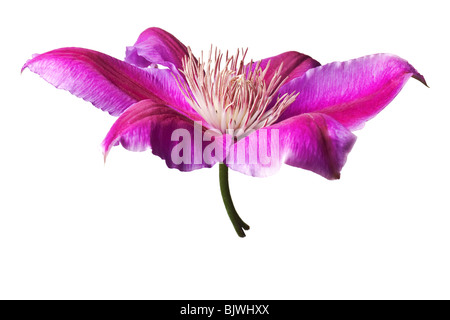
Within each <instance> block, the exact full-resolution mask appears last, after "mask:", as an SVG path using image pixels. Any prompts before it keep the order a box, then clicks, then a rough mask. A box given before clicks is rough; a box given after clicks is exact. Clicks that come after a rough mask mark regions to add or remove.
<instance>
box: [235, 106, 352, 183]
mask: <svg viewBox="0 0 450 320" xmlns="http://www.w3.org/2000/svg"><path fill="white" fill-rule="evenodd" d="M355 141H356V136H355V135H353V134H352V133H351V132H350V131H349V130H348V129H347V128H345V127H344V126H343V125H341V124H340V123H339V122H337V121H336V120H334V119H333V118H331V117H329V116H327V115H323V114H320V113H308V114H302V115H299V116H296V117H292V118H290V119H287V120H285V121H283V122H279V123H277V124H275V125H272V126H270V127H267V128H263V129H260V130H258V131H256V132H254V133H252V134H251V135H249V136H247V137H245V138H244V139H242V140H240V141H239V142H237V143H236V144H235V145H234V150H235V151H234V152H235V155H234V158H232V161H230V154H228V158H227V166H228V167H230V168H231V169H233V170H236V171H239V172H242V173H245V174H247V175H251V176H257V177H264V176H268V175H272V174H274V173H275V172H276V171H278V169H279V168H280V167H281V164H282V163H286V164H288V165H291V166H294V167H298V168H303V169H306V170H311V171H313V172H315V173H318V174H320V175H322V176H324V177H325V178H327V179H339V177H340V171H341V169H342V167H343V166H344V164H345V161H346V160H347V154H348V153H349V152H350V150H351V149H352V147H353V144H354V143H355ZM232 150H233V149H232ZM268 150H270V152H269V151H268ZM240 153H241V154H243V155H245V157H242V158H239V154H240ZM252 159H253V160H252ZM255 159H256V161H255Z"/></svg>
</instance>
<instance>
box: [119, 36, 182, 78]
mask: <svg viewBox="0 0 450 320" xmlns="http://www.w3.org/2000/svg"><path fill="white" fill-rule="evenodd" d="M185 55H188V51H187V48H186V46H185V45H184V44H183V43H181V42H180V41H179V40H178V39H177V38H175V37H174V36H173V35H172V34H170V33H169V32H167V31H165V30H163V29H160V28H148V29H147V30H145V31H144V32H142V33H141V34H140V36H139V38H138V39H137V41H136V43H135V44H134V45H133V46H131V47H127V53H126V58H125V61H127V62H128V63H131V64H134V65H136V66H138V67H147V66H150V65H152V64H160V65H163V66H165V67H168V68H169V69H171V70H172V71H173V72H178V69H181V68H182V58H183V57H184V56H185Z"/></svg>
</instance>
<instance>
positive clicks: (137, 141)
mask: <svg viewBox="0 0 450 320" xmlns="http://www.w3.org/2000/svg"><path fill="white" fill-rule="evenodd" d="M176 130H178V131H177V132H179V133H180V132H181V133H183V134H185V135H187V136H186V137H185V136H183V139H181V137H180V135H177V132H176ZM209 133H210V132H209V131H208V130H207V129H206V128H205V127H204V126H202V125H201V123H200V122H194V120H192V119H189V118H188V117H186V116H184V115H182V114H180V113H179V112H178V111H176V110H175V109H172V108H170V107H168V106H165V105H162V104H158V103H155V102H154V101H152V100H143V101H140V102H138V103H136V104H134V105H132V106H131V107H130V108H128V109H127V110H126V111H125V112H124V113H123V114H122V115H121V116H120V117H119V118H118V119H117V120H116V122H115V123H114V125H113V126H112V127H111V129H110V131H109V132H108V134H107V136H106V138H105V139H104V140H103V142H102V149H103V153H104V155H105V160H106V156H107V155H108V153H109V151H110V149H111V148H112V147H113V146H115V145H118V144H119V143H120V144H121V145H122V146H123V147H124V148H126V149H127V150H131V151H144V150H147V149H151V150H152V152H153V154H155V155H157V156H159V157H160V158H162V159H164V160H165V161H166V164H167V166H168V167H169V168H176V169H178V170H181V171H192V170H195V169H201V168H205V167H212V166H213V165H214V164H215V163H216V162H217V161H220V160H222V159H223V156H222V157H221V156H220V155H219V154H217V155H215V156H216V157H213V156H211V153H209V154H208V153H206V152H205V149H206V148H207V147H208V146H209V147H210V148H211V144H213V145H214V144H220V146H221V148H222V150H223V143H224V142H225V141H226V140H225V139H222V137H221V136H217V137H215V139H212V138H211V137H209V140H208V141H203V140H204V137H205V136H206V135H208V134H209ZM186 138H188V139H187V140H185V139H186ZM211 140H213V142H211ZM181 143H184V145H185V146H186V148H184V149H183V154H182V156H183V157H186V158H185V160H183V161H178V160H179V159H180V157H179V155H180V154H179V153H177V158H176V159H175V157H174V156H173V155H172V153H173V152H174V151H173V150H174V148H175V147H176V146H177V145H178V147H180V146H181ZM184 152H187V154H186V155H185V154H184ZM204 153H205V155H203V154H204ZM216 158H217V159H216Z"/></svg>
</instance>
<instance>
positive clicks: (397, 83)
mask: <svg viewBox="0 0 450 320" xmlns="http://www.w3.org/2000/svg"><path fill="white" fill-rule="evenodd" d="M411 76H412V77H413V78H415V79H417V80H419V81H420V82H422V83H423V84H425V85H426V82H425V79H424V78H423V76H422V75H420V74H419V73H418V72H417V71H416V69H414V68H413V67H412V66H411V65H410V64H409V63H408V62H407V61H406V60H403V59H402V58H400V57H397V56H394V55H391V54H375V55H371V56H366V57H362V58H359V59H354V60H350V61H347V62H333V63H330V64H327V65H324V66H321V67H317V68H314V69H311V70H309V71H308V72H306V73H305V75H304V76H302V77H300V78H297V79H295V80H293V81H291V82H289V83H287V84H286V85H284V86H283V87H282V88H281V89H280V91H279V94H280V95H282V94H284V93H287V92H293V91H296V92H299V93H300V94H299V96H298V97H297V99H296V101H295V102H294V103H293V104H292V105H291V106H290V107H289V108H288V109H287V110H286V111H285V112H284V113H283V114H282V115H281V117H280V118H279V121H282V120H284V119H287V118H289V117H292V116H295V115H298V114H302V113H305V112H314V111H320V112H321V113H324V114H328V115H330V116H332V117H333V118H334V119H336V120H338V121H339V122H340V123H342V124H343V125H344V126H346V127H348V128H350V129H359V128H361V127H362V126H363V125H364V122H366V121H367V120H369V119H371V118H373V117H374V116H375V115H376V114H377V113H378V112H380V111H381V110H383V108H384V107H385V106H386V105H388V104H389V102H391V101H392V99H394V98H395V96H396V95H397V94H398V93H399V92H400V90H401V89H402V88H403V86H404V85H405V83H406V81H408V79H409V78H410V77H411Z"/></svg>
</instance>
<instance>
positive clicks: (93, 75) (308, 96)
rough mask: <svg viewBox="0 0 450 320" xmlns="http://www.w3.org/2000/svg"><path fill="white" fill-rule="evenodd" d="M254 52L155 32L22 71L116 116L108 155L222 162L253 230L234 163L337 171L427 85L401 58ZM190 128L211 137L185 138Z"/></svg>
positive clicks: (185, 163) (179, 164)
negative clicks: (205, 49)
mask: <svg viewBox="0 0 450 320" xmlns="http://www.w3.org/2000/svg"><path fill="white" fill-rule="evenodd" d="M246 54H247V51H246V50H238V51H237V53H236V54H235V55H230V54H228V52H227V53H226V54H223V53H222V52H220V51H219V50H217V49H215V50H214V49H213V48H212V47H211V50H210V52H209V54H206V55H205V57H203V53H202V55H201V57H200V58H199V59H197V58H196V57H195V56H194V54H193V53H192V51H191V49H190V48H188V47H186V46H185V45H184V44H183V43H181V42H180V41H179V40H178V39H177V38H175V37H174V36H173V35H171V34H170V33H168V32H166V31H164V30H162V29H159V28H150V29H147V30H145V31H144V32H143V33H142V34H141V35H140V36H139V38H138V40H137V42H136V43H135V44H134V45H133V46H131V47H127V49H126V57H125V61H121V60H118V59H115V58H113V57H111V56H108V55H106V54H103V53H100V52H96V51H92V50H88V49H82V48H61V49H56V50H53V51H50V52H47V53H44V54H40V55H36V56H34V58H32V59H31V60H29V61H28V62H26V64H25V65H24V67H23V68H22V71H23V70H24V69H25V68H28V69H30V70H31V71H32V72H35V73H37V74H39V75H40V76H41V77H42V78H43V79H45V80H46V81H48V82H49V83H51V84H52V85H54V86H55V87H57V88H60V89H64V90H68V91H69V92H71V93H72V94H74V95H75V96H77V97H80V98H83V99H84V100H86V101H89V102H91V103H92V104H93V105H94V106H96V107H97V108H100V109H101V110H104V111H107V112H108V113H109V114H111V115H112V116H118V119H117V121H116V122H115V123H114V125H113V126H112V128H111V130H110V131H109V132H108V134H107V135H106V138H105V139H104V141H103V143H102V148H103V152H104V155H105V158H106V155H107V154H108V153H109V151H110V150H111V148H112V147H113V146H116V145H119V144H120V145H122V146H123V147H125V148H126V149H128V150H132V151H143V150H146V149H151V150H152V152H153V154H155V155H157V156H159V157H160V158H162V159H164V160H165V162H166V164H167V166H168V167H169V168H176V169H178V170H180V171H192V170H196V169H201V168H209V167H212V166H213V165H214V164H215V163H219V177H220V187H221V192H222V197H223V200H224V204H225V207H226V210H227V212H228V214H229V217H230V219H231V221H232V223H233V226H234V227H235V230H236V232H237V233H238V235H239V236H245V233H244V230H248V229H249V227H248V225H247V224H245V223H244V222H243V221H242V219H241V218H240V217H239V215H238V214H237V212H236V210H235V208H234V205H233V202H232V199H231V195H230V190H229V185H228V168H231V169H233V170H236V171H239V172H241V173H244V174H247V175H251V176H257V177H263V176H268V175H270V174H273V173H274V172H276V171H277V170H278V169H279V167H280V166H281V164H282V163H286V164H288V165H291V166H295V167H299V168H302V169H306V170H311V171H313V172H315V173H317V174H320V175H322V176H323V177H325V178H327V179H338V178H339V177H340V172H341V169H342V167H343V166H344V164H345V162H346V158H347V155H348V153H349V152H350V150H351V149H352V147H353V144H354V143H355V140H356V137H355V135H354V134H353V133H352V130H356V129H360V128H361V127H362V126H363V125H364V123H365V122H366V121H367V120H369V119H371V118H372V117H374V116H375V115H376V114H378V113H379V112H380V111H381V110H382V109H383V108H384V107H386V105H388V104H389V102H391V101H392V99H394V97H395V96H396V95H397V94H398V93H399V92H400V90H401V89H402V88H403V86H404V85H405V83H406V82H407V81H408V79H409V78H410V77H413V78H415V79H417V80H419V81H420V82H422V83H423V84H425V85H426V82H425V79H424V77H423V76H422V75H420V74H419V73H418V72H417V71H416V69H414V68H413V67H412V66H411V65H410V64H409V63H408V62H407V61H406V60H404V59H402V58H400V57H398V56H395V55H391V54H374V55H370V56H365V57H362V58H358V59H354V60H350V61H346V62H333V63H329V64H326V65H323V66H321V65H320V63H319V62H317V61H316V60H314V59H312V58H311V57H309V56H307V55H305V54H302V53H298V52H295V51H290V52H285V53H282V54H279V55H276V56H273V57H270V58H266V59H262V60H259V61H250V62H248V63H246V62H245V57H246ZM175 133H177V134H175ZM186 135H187V136H190V137H193V136H194V137H195V136H199V135H200V136H201V138H200V140H198V139H197V140H196V139H194V140H190V141H184V140H185V136H186ZM180 137H183V143H184V144H183V147H182V148H180V143H181V142H180V139H179V138H180ZM254 141H257V142H258V143H257V144H254V143H253V142H254ZM212 143H214V145H213V147H211V144H212ZM177 148H178V149H177ZM174 150H177V152H174ZM211 150H213V151H212V152H211ZM178 151H180V152H178ZM261 151H263V152H262V153H261ZM180 154H182V155H180ZM264 154H265V155H264ZM268 154H270V157H269V158H270V161H263V158H264V157H266V158H267V155H268ZM237 158H239V159H240V160H239V161H236V159H237ZM230 159H231V160H230ZM252 159H253V160H254V161H252Z"/></svg>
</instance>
